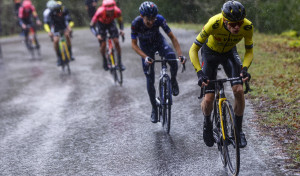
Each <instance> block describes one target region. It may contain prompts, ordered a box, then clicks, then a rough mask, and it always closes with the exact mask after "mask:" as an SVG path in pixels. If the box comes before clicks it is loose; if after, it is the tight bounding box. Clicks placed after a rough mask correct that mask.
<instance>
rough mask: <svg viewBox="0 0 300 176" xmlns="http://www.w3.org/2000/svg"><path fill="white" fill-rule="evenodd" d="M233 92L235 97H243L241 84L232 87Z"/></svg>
mask: <svg viewBox="0 0 300 176" xmlns="http://www.w3.org/2000/svg"><path fill="white" fill-rule="evenodd" d="M232 91H233V94H234V95H235V96H242V95H243V94H244V90H243V86H242V85H240V84H239V85H234V86H232Z"/></svg>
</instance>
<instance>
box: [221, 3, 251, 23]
mask: <svg viewBox="0 0 300 176" xmlns="http://www.w3.org/2000/svg"><path fill="white" fill-rule="evenodd" d="M221 10H222V14H223V17H224V18H225V19H226V20H228V21H230V22H237V21H241V20H243V19H244V18H245V16H246V10H245V7H244V6H243V5H242V4H241V3H240V2H238V1H228V2H225V3H224V5H223V7H222V9H221Z"/></svg>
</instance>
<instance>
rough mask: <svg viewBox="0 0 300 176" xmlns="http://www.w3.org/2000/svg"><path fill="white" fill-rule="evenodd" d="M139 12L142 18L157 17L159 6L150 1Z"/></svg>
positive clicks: (143, 4)
mask: <svg viewBox="0 0 300 176" xmlns="http://www.w3.org/2000/svg"><path fill="white" fill-rule="evenodd" d="M139 10H140V13H141V15H142V16H147V17H156V15H157V13H158V9H157V6H156V5H155V4H154V3H153V2H150V1H145V2H143V3H142V4H141V6H140V8H139Z"/></svg>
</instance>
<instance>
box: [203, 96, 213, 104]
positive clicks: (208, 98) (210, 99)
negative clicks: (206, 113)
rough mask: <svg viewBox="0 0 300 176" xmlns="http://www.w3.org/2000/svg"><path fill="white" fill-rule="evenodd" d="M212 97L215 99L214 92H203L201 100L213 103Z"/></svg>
mask: <svg viewBox="0 0 300 176" xmlns="http://www.w3.org/2000/svg"><path fill="white" fill-rule="evenodd" d="M214 99H215V97H214V94H212V93H208V94H205V97H204V99H203V101H204V103H205V104H213V102H214Z"/></svg>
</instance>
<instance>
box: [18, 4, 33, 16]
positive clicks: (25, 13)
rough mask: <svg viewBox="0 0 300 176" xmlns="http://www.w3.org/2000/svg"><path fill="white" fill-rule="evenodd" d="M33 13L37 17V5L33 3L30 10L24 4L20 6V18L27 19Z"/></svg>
mask: <svg viewBox="0 0 300 176" xmlns="http://www.w3.org/2000/svg"><path fill="white" fill-rule="evenodd" d="M31 15H33V16H34V17H35V18H37V13H36V10H35V7H34V6H33V5H31V7H30V9H29V10H26V9H25V8H24V7H22V6H21V7H20V8H19V18H21V19H26V18H30V16H31Z"/></svg>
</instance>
